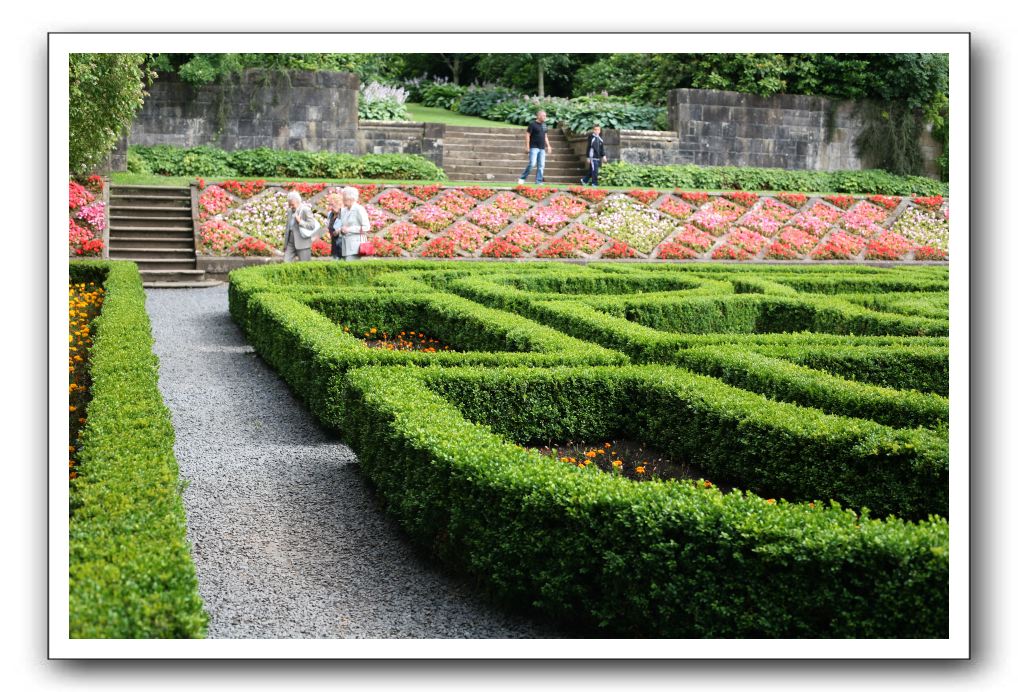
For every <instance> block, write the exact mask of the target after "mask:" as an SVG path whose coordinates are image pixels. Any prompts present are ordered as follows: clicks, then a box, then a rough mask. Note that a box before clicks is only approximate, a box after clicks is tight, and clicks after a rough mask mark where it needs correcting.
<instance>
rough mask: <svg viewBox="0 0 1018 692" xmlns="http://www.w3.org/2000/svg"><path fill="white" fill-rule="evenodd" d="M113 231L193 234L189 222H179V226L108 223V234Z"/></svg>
mask: <svg viewBox="0 0 1018 692" xmlns="http://www.w3.org/2000/svg"><path fill="white" fill-rule="evenodd" d="M113 233H145V234H149V233H151V234H153V235H155V234H166V235H180V236H181V237H183V234H184V233H186V234H188V235H193V234H194V231H193V228H192V226H191V224H190V223H189V224H187V225H186V226H185V225H184V224H181V225H179V226H126V225H120V224H113V223H111V224H110V234H113Z"/></svg>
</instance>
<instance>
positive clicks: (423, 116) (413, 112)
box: [406, 103, 522, 129]
mask: <svg viewBox="0 0 1018 692" xmlns="http://www.w3.org/2000/svg"><path fill="white" fill-rule="evenodd" d="M406 109H407V113H408V114H409V115H410V119H411V120H413V121H414V122H415V123H443V124H445V125H463V126H469V127H515V128H517V129H522V128H521V127H520V126H519V125H513V124H512V123H503V122H499V121H497V120H485V119H484V118H477V117H475V116H472V115H460V114H459V113H456V112H455V111H450V110H446V109H445V108H431V107H430V106H423V105H421V104H419V103H408V104H406Z"/></svg>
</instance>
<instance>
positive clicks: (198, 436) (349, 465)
mask: <svg viewBox="0 0 1018 692" xmlns="http://www.w3.org/2000/svg"><path fill="white" fill-rule="evenodd" d="M147 296H148V301H147V305H148V313H149V317H150V318H151V320H152V330H153V335H154V336H155V352H156V354H157V355H158V356H159V359H160V374H159V388H160V390H161V391H162V395H163V400H164V401H165V402H166V405H167V406H168V407H169V408H170V410H171V411H172V413H173V424H174V427H175V428H176V440H177V441H176V446H175V450H176V454H177V461H178V462H179V464H180V472H181V476H182V477H183V478H184V479H185V480H186V481H187V483H188V485H187V488H186V489H185V491H184V504H185V507H186V509H187V529H188V537H189V538H190V540H191V543H192V545H193V554H194V560H195V565H196V567H197V571H198V582H199V589H200V591H201V595H202V598H203V599H205V607H206V609H207V610H208V613H209V617H210V622H209V636H210V637H214V638H280V639H281V638H292V637H299V638H327V637H345V638H364V637H368V638H387V637H424V638H447V637H454V638H486V637H495V638H517V637H532V638H544V637H556V636H569V635H563V634H561V633H558V632H554V631H553V628H551V627H550V626H548V625H545V624H541V623H536V622H531V621H529V620H527V619H524V618H521V617H515V616H510V615H507V614H504V613H501V612H499V611H497V610H495V609H494V608H492V607H491V606H489V605H487V604H486V603H485V602H484V601H483V600H482V599H481V597H480V596H479V595H477V594H476V593H475V592H473V591H472V590H471V588H470V586H469V585H467V584H465V583H462V582H460V581H457V580H455V579H452V578H450V577H448V576H446V575H445V574H443V573H442V572H441V571H440V568H439V567H438V566H437V565H434V564H432V563H430V562H428V561H426V560H424V559H422V558H421V557H419V556H418V555H417V554H415V553H414V551H413V549H412V548H411V546H410V544H409V543H408V541H407V540H406V538H405V537H404V536H403V535H402V534H401V533H400V530H399V528H398V526H397V525H396V524H395V522H393V521H392V520H391V519H389V518H388V517H386V516H385V515H384V513H382V512H381V511H380V510H379V509H378V507H377V505H376V503H375V499H374V496H373V495H372V492H371V489H370V487H369V486H368V484H367V481H366V479H364V478H363V477H362V476H361V474H360V468H359V465H358V463H357V458H356V456H354V454H353V452H352V451H351V450H350V448H349V447H347V446H346V445H343V444H341V443H340V442H339V441H337V440H336V439H335V438H334V437H333V436H332V435H331V434H329V433H327V432H325V431H324V430H322V429H321V428H320V427H319V426H318V425H317V423H316V422H315V421H314V420H313V419H312V418H311V416H310V414H309V413H308V411H307V409H306V408H305V407H304V406H303V405H302V404H301V403H300V402H298V401H297V400H296V399H295V398H294V397H293V395H292V394H291V393H290V391H289V389H288V388H287V387H286V385H285V384H284V383H283V381H282V380H281V379H280V378H279V377H278V376H277V375H276V374H275V373H274V372H273V371H272V370H271V369H270V368H269V367H268V366H267V365H265V364H264V363H263V362H262V360H261V359H260V358H259V357H258V356H257V355H255V354H254V352H253V351H252V349H251V348H250V346H248V345H247V342H246V341H245V340H244V337H243V336H242V334H241V333H240V330H239V329H238V328H237V327H236V326H235V325H234V324H233V322H232V321H231V319H230V316H229V312H228V310H227V294H226V288H225V287H216V288H203V289H149V290H148V291H147Z"/></svg>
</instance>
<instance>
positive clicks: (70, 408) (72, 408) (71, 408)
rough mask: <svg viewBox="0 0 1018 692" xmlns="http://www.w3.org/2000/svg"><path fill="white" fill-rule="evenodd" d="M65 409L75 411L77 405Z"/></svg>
mask: <svg viewBox="0 0 1018 692" xmlns="http://www.w3.org/2000/svg"><path fill="white" fill-rule="evenodd" d="M67 410H69V411H77V410H78V407H77V406H68V407H67Z"/></svg>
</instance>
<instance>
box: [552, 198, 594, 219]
mask: <svg viewBox="0 0 1018 692" xmlns="http://www.w3.org/2000/svg"><path fill="white" fill-rule="evenodd" d="M548 206H549V207H552V208H554V209H558V210H559V211H560V212H562V213H563V214H565V215H566V216H568V217H569V218H571V219H575V218H576V217H577V216H579V215H580V214H582V213H583V212H585V211H586V210H587V205H586V204H584V203H583V202H582V201H581V200H578V199H573V198H572V197H567V196H566V195H562V196H561V197H556V198H555V199H553V200H551V201H550V202H548Z"/></svg>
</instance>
